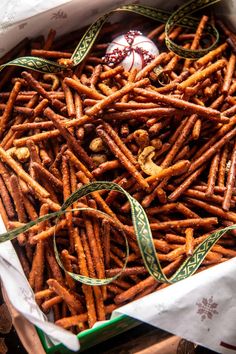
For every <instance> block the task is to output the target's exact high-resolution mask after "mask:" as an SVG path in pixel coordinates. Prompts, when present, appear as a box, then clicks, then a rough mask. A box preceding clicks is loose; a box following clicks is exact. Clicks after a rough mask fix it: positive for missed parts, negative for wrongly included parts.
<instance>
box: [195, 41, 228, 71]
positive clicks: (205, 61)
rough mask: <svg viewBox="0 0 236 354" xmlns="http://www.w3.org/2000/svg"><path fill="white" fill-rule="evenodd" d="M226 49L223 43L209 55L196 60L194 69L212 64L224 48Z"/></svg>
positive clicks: (225, 44)
mask: <svg viewBox="0 0 236 354" xmlns="http://www.w3.org/2000/svg"><path fill="white" fill-rule="evenodd" d="M227 47H228V44H227V43H223V44H221V45H220V46H219V47H217V48H216V49H213V50H211V51H210V52H209V53H207V54H206V55H204V56H203V57H201V58H200V59H198V60H197V61H196V64H195V65H196V67H197V68H200V67H201V66H203V65H206V64H208V63H209V62H212V61H213V60H214V59H215V57H217V56H218V55H219V54H222V53H223V52H224V51H225V50H226V48H227Z"/></svg>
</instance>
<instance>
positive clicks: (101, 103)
mask: <svg viewBox="0 0 236 354" xmlns="http://www.w3.org/2000/svg"><path fill="white" fill-rule="evenodd" d="M148 84H149V79H142V80H140V81H137V82H135V83H132V82H131V83H129V82H128V83H127V84H126V85H125V86H124V87H122V88H121V89H120V90H118V91H116V92H114V93H113V94H111V95H110V96H108V97H105V98H103V99H102V100H101V101H99V102H98V103H96V104H95V105H94V106H93V107H91V108H89V109H87V111H86V114H87V115H89V116H95V115H96V114H98V113H99V112H100V111H101V110H102V109H104V108H105V107H107V106H109V105H110V104H111V103H113V102H114V101H117V100H119V99H120V98H121V97H123V96H124V95H126V94H127V93H129V92H130V91H133V90H134V89H135V88H136V87H140V86H146V85H148Z"/></svg>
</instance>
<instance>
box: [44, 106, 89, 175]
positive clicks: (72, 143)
mask: <svg viewBox="0 0 236 354" xmlns="http://www.w3.org/2000/svg"><path fill="white" fill-rule="evenodd" d="M44 114H45V115H46V117H48V118H49V119H51V120H52V122H53V124H54V125H55V127H56V128H57V129H58V130H59V131H60V133H61V135H62V136H63V137H64V138H65V139H66V141H67V143H68V146H69V147H70V149H71V150H72V151H74V152H75V154H76V155H78V157H82V159H83V160H84V161H85V162H86V163H87V164H88V165H89V166H91V167H92V168H93V167H94V163H93V160H92V159H91V158H90V157H89V156H88V154H87V153H86V152H85V150H84V149H83V148H82V146H81V145H80V144H79V143H78V142H77V140H76V139H75V138H74V137H73V135H72V134H70V132H69V131H68V130H67V128H66V127H65V126H63V125H62V124H61V122H60V116H59V115H57V114H56V113H55V112H53V111H52V110H51V109H50V108H49V107H48V108H46V109H45V111H44Z"/></svg>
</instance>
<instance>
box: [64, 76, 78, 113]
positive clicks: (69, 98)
mask: <svg viewBox="0 0 236 354" xmlns="http://www.w3.org/2000/svg"><path fill="white" fill-rule="evenodd" d="M62 88H63V91H64V94H65V100H66V107H67V112H68V116H69V117H73V118H74V117H75V116H76V113H75V105H74V100H73V95H72V92H71V89H70V88H69V87H68V86H67V84H66V83H65V82H64V81H63V82H62Z"/></svg>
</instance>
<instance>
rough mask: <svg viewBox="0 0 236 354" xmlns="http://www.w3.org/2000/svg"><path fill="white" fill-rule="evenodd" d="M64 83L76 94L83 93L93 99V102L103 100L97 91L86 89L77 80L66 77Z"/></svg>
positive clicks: (102, 96)
mask: <svg viewBox="0 0 236 354" xmlns="http://www.w3.org/2000/svg"><path fill="white" fill-rule="evenodd" d="M64 82H65V83H66V84H67V85H68V86H69V87H71V88H73V89H75V90H76V91H77V92H78V93H83V94H85V95H86V96H88V97H90V98H94V99H95V100H102V99H104V95H101V94H100V93H99V92H98V91H97V90H95V89H94V88H90V87H87V86H85V85H83V84H81V82H80V81H79V80H78V79H76V80H75V79H74V78H73V79H71V78H69V77H66V78H65V79H64Z"/></svg>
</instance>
